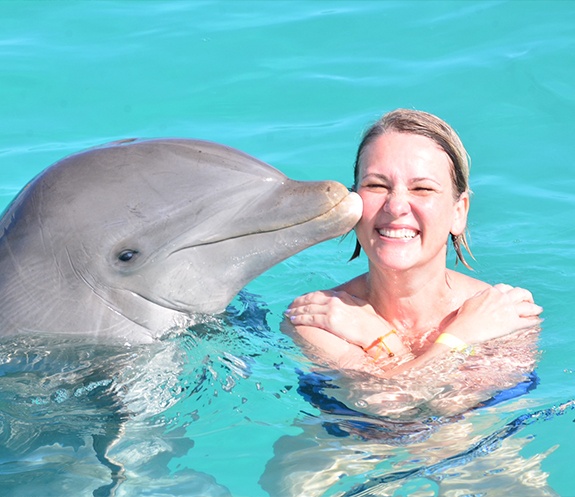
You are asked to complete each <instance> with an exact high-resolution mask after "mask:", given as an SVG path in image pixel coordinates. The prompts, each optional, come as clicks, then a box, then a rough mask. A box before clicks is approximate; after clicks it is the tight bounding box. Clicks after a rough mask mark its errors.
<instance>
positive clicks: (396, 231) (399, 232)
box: [377, 228, 417, 238]
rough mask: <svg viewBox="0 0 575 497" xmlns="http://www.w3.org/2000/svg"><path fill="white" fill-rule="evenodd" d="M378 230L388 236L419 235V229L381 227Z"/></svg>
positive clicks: (407, 236) (412, 236)
mask: <svg viewBox="0 0 575 497" xmlns="http://www.w3.org/2000/svg"><path fill="white" fill-rule="evenodd" d="M377 232H378V233H379V234H380V235H381V236H385V237H387V238H415V237H416V236H417V231H415V230H411V229H407V228H401V229H387V228H383V229H379V230H377Z"/></svg>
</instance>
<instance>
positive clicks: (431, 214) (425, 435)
mask: <svg viewBox="0 0 575 497" xmlns="http://www.w3.org/2000/svg"><path fill="white" fill-rule="evenodd" d="M468 175H469V167H468V162H467V154H466V152H465V149H464V147H463V145H462V144H461V141H460V140H459V138H458V137H457V135H456V134H455V132H454V131H453V130H452V129H451V128H450V127H449V126H448V125H447V124H446V123H444V122H443V121H442V120H440V119H439V118H437V117H435V116H433V115H430V114H427V113H424V112H418V111H412V110H401V109H400V110H396V111H394V112H391V113H389V114H387V115H385V116H384V117H383V118H382V119H381V120H380V121H378V122H377V123H376V124H375V125H373V126H372V127H371V128H370V129H369V130H368V131H367V133H366V134H365V136H364V138H363V140H362V142H361V144H360V146H359V150H358V152H357V158H356V164H355V190H356V191H357V192H358V194H359V195H360V196H361V198H362V200H363V215H362V218H361V219H360V221H359V223H358V224H357V226H356V228H355V233H356V235H357V239H358V245H357V247H356V251H355V253H354V256H357V255H358V254H359V250H360V249H362V250H364V251H365V253H366V255H367V258H368V262H369V270H368V272H366V273H365V274H362V275H360V276H358V277H356V278H354V279H352V280H351V281H348V282H347V283H344V284H343V285H341V286H339V287H337V288H335V289H333V290H328V291H321V292H313V293H310V294H307V295H304V296H302V297H299V298H297V299H295V300H294V302H293V303H292V304H291V306H290V307H289V309H288V311H287V312H286V314H287V316H288V317H289V320H287V321H286V324H287V326H286V327H285V329H286V331H288V332H294V336H295V337H296V338H301V339H302V343H303V345H305V349H304V350H306V352H308V353H309V354H310V355H313V356H314V359H316V361H315V362H316V363H318V364H321V363H323V364H324V365H326V366H329V369H331V368H333V367H334V366H335V367H336V368H337V369H338V370H340V371H341V372H343V373H344V374H340V372H337V371H336V372H334V371H329V370H328V372H327V374H322V373H320V372H318V371H317V370H316V371H314V372H313V373H310V374H303V373H302V374H301V375H300V385H299V388H298V392H300V393H301V394H302V395H303V396H304V397H305V398H306V400H307V401H308V402H310V403H311V404H313V405H314V406H316V407H318V408H319V409H321V410H323V411H325V412H326V413H327V415H326V416H325V417H323V416H320V417H318V418H315V417H309V418H304V419H303V420H302V421H301V422H300V421H299V420H296V422H295V424H296V426H297V428H298V429H299V430H301V434H298V435H295V436H287V435H286V436H284V437H282V438H281V439H280V440H278V442H277V443H276V446H275V449H274V451H275V457H274V458H273V459H272V460H271V461H270V462H269V463H268V467H267V471H266V473H265V474H264V476H263V477H262V480H261V483H262V485H263V486H264V488H266V490H267V491H268V492H269V493H270V495H276V496H284V495H286V496H287V495H290V496H291V495H324V491H325V489H327V488H331V489H332V490H333V489H334V488H335V485H337V484H338V482H340V481H341V478H342V476H343V475H356V474H361V473H366V472H367V471H370V470H371V469H373V466H374V465H375V464H377V463H378V462H380V461H386V460H388V461H392V462H390V463H389V464H391V467H393V464H394V463H393V461H394V459H393V458H394V454H395V452H396V451H397V445H400V446H402V447H404V448H405V447H406V448H405V449H404V450H409V451H410V452H412V454H413V456H412V457H413V461H426V462H425V464H427V465H428V466H427V467H430V468H431V467H433V464H436V463H440V462H441V461H446V460H449V458H453V457H454V455H455V454H462V453H465V451H466V450H468V448H469V440H468V436H469V433H471V432H472V429H473V427H472V420H471V421H469V422H467V421H465V420H461V421H459V422H458V423H457V425H452V424H451V423H446V419H459V417H454V418H451V417H450V416H452V415H455V414H460V413H462V412H464V411H467V410H468V409H469V408H470V407H473V406H477V405H478V404H480V403H481V402H482V401H486V400H488V399H490V397H491V396H492V395H493V394H495V393H496V392H498V391H504V390H505V389H507V388H509V387H513V386H514V385H516V384H518V385H517V387H516V388H514V389H513V390H511V391H507V392H505V393H506V394H507V396H508V397H509V396H513V395H515V394H516V392H517V391H519V393H521V388H519V387H522V385H525V386H524V387H522V388H526V389H527V388H530V385H529V384H528V382H527V381H525V382H522V383H521V381H522V380H525V377H524V376H523V375H525V374H526V373H529V372H530V371H532V368H533V365H534V360H535V351H536V347H535V342H536V336H537V334H536V332H535V331H533V330H535V329H536V328H537V326H538V324H539V322H540V319H539V317H538V316H539V314H540V313H541V311H542V309H541V308H540V307H539V306H537V305H535V304H534V303H533V299H532V297H531V294H530V293H529V292H528V291H526V290H523V289H520V288H512V287H510V286H508V285H495V286H490V285H488V284H487V283H484V282H482V281H479V280H477V279H475V278H471V277H469V276H465V275H463V274H461V273H458V272H456V271H452V270H450V269H447V267H446V263H445V261H446V255H447V243H448V240H449V239H450V238H451V240H452V242H453V245H454V248H455V252H456V254H457V257H458V259H459V261H460V262H461V263H463V264H464V265H467V263H466V261H465V258H464V255H463V252H462V248H466V249H467V242H466V240H465V229H466V222H467V212H468V209H469V186H468ZM290 322H291V324H292V325H293V326H289V323H290ZM493 339H496V340H493ZM449 351H452V352H455V353H446V352H449ZM350 369H351V370H354V371H351V372H350V371H349V370H350ZM332 382H335V384H334V383H332ZM342 387H343V388H342ZM492 400H497V397H496V398H494V399H492ZM431 414H440V415H441V416H439V417H436V416H431ZM445 415H447V416H448V417H447V418H446V417H445ZM470 417H471V419H473V415H472V414H471V415H470ZM482 419H483V418H482ZM432 420H437V424H435V425H434V423H433V421H432ZM505 443H506V444H507V446H506V447H505V448H504V449H503V450H501V451H498V452H497V453H495V454H493V455H491V456H490V457H489V458H478V459H476V460H475V458H473V457H470V458H469V461H468V462H467V463H466V466H464V469H462V470H459V471H457V475H456V474H450V477H449V478H446V479H445V481H441V482H439V484H440V485H441V489H442V490H446V491H449V490H451V489H457V491H459V490H461V489H467V488H468V487H469V489H473V488H476V485H477V483H476V481H474V478H475V475H477V474H489V475H490V476H489V477H490V478H499V481H501V482H502V487H503V486H505V488H509V489H511V493H513V494H514V495H515V494H517V495H524V494H526V492H527V493H529V495H535V494H534V493H533V492H534V491H536V490H537V489H535V490H534V486H538V485H540V483H541V482H544V477H543V478H539V476H540V474H538V476H537V477H535V478H532V477H531V476H532V475H533V474H535V473H530V476H529V477H525V478H519V477H517V475H516V474H515V473H512V472H505V471H503V472H501V471H500V469H501V468H505V467H517V468H523V467H525V468H529V469H528V470H526V471H534V468H533V467H532V466H529V465H528V464H526V463H525V461H523V460H522V459H521V458H520V455H519V453H518V449H516V448H513V446H512V445H509V443H510V442H509V443H508V442H507V441H505ZM468 470H469V471H468ZM500 473H501V474H500ZM382 480H385V479H382ZM532 480H537V482H536V483H534V484H533V483H532ZM398 481H399V482H401V479H400V480H398ZM400 484H401V483H397V482H394V478H390V479H389V480H388V481H387V482H382V483H381V484H379V485H378V487H377V488H378V490H380V491H381V492H382V493H381V495H384V493H385V495H391V494H392V493H394V491H395V490H396V489H397V488H398V486H399V485H400ZM514 492H515V493H514ZM440 493H441V492H440ZM536 494H537V495H550V494H548V493H544V492H541V493H536Z"/></svg>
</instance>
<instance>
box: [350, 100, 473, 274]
mask: <svg viewBox="0 0 575 497" xmlns="http://www.w3.org/2000/svg"><path fill="white" fill-rule="evenodd" d="M390 131H396V132H399V133H411V134H414V135H421V136H425V137H427V138H429V139H430V140H433V141H434V142H435V143H437V145H439V146H440V147H441V148H442V149H443V150H444V151H445V153H446V154H447V155H448V157H449V159H450V161H451V166H452V167H451V179H452V181H453V189H454V196H455V199H456V200H457V199H458V198H459V197H460V196H461V194H462V193H464V192H469V191H470V190H469V155H468V154H467V151H466V150H465V147H464V146H463V143H462V142H461V139H460V138H459V136H458V135H457V133H456V132H455V131H454V130H453V128H452V127H451V126H449V124H447V123H446V122H445V121H443V120H442V119H440V118H439V117H437V116H434V115H433V114H429V113H428V112H423V111H419V110H410V109H397V110H394V111H391V112H389V113H387V114H385V115H384V116H383V117H381V119H379V120H378V121H377V122H376V123H374V124H373V125H372V126H371V127H370V128H369V129H368V130H367V131H366V132H365V134H364V135H363V138H362V140H361V143H360V144H359V147H358V149H357V155H356V158H355V166H354V171H353V176H354V189H357V183H358V179H359V178H358V176H359V170H360V165H361V158H362V154H363V151H364V150H365V148H366V147H367V146H369V145H370V144H371V143H372V142H373V141H374V140H375V139H376V138H378V137H379V136H381V135H383V134H385V133H387V132H390ZM451 241H452V243H453V248H454V249H455V253H456V255H457V259H458V260H460V261H461V263H462V264H463V265H464V266H465V267H467V268H469V269H471V266H469V264H468V263H467V261H466V260H465V257H464V256H463V252H462V249H461V247H462V246H463V247H465V250H467V252H468V253H469V255H470V256H471V257H473V254H472V253H471V249H470V248H469V244H468V243H467V238H466V236H465V231H464V232H463V233H461V234H460V235H454V234H451ZM360 252H361V245H360V244H359V241H357V242H356V245H355V250H354V252H353V255H352V256H351V259H350V260H353V259H355V258H356V257H358V256H359V254H360Z"/></svg>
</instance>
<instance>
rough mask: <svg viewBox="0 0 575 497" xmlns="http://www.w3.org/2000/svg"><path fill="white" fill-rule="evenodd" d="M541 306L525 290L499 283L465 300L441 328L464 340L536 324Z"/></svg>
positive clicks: (486, 337) (482, 338) (473, 340)
mask: <svg viewBox="0 0 575 497" xmlns="http://www.w3.org/2000/svg"><path fill="white" fill-rule="evenodd" d="M541 312H543V308H542V307H540V306H538V305H537V304H535V303H534V302H533V296H532V295H531V293H530V292H529V291H528V290H525V289H523V288H519V287H512V286H510V285H505V284H503V283H500V284H498V285H495V286H493V287H490V288H487V289H485V290H483V291H481V292H479V293H478V294H476V295H474V296H473V297H471V298H470V299H468V300H466V301H465V302H464V303H463V305H462V306H461V307H460V308H459V310H458V311H457V314H456V315H455V316H454V318H453V319H452V320H451V321H450V322H449V324H448V325H447V326H445V328H444V329H442V331H443V332H448V333H450V334H451V335H455V336H456V337H458V338H459V339H461V340H463V341H464V342H466V343H468V344H473V343H480V342H485V341H487V340H491V339H494V338H500V337H502V336H505V335H509V334H510V333H515V332H518V331H524V330H528V329H533V328H536V327H537V326H539V324H540V323H541V318H540V317H539V315H540V314H541Z"/></svg>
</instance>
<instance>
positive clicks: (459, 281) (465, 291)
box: [447, 269, 491, 299]
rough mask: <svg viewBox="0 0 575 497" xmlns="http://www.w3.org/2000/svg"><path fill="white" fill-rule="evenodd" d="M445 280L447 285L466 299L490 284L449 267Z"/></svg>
mask: <svg viewBox="0 0 575 497" xmlns="http://www.w3.org/2000/svg"><path fill="white" fill-rule="evenodd" d="M447 280H448V282H449V285H450V286H451V287H452V288H454V289H456V290H457V292H458V293H460V294H461V295H462V296H464V297H465V298H466V299H468V298H470V297H472V296H473V295H475V294H476V293H478V292H481V291H483V290H485V289H486V288H489V287H490V286H491V285H490V284H489V283H486V282H485V281H482V280H478V279H477V278H473V277H471V276H468V275H466V274H463V273H458V272H457V271H453V270H451V269H448V270H447Z"/></svg>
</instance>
